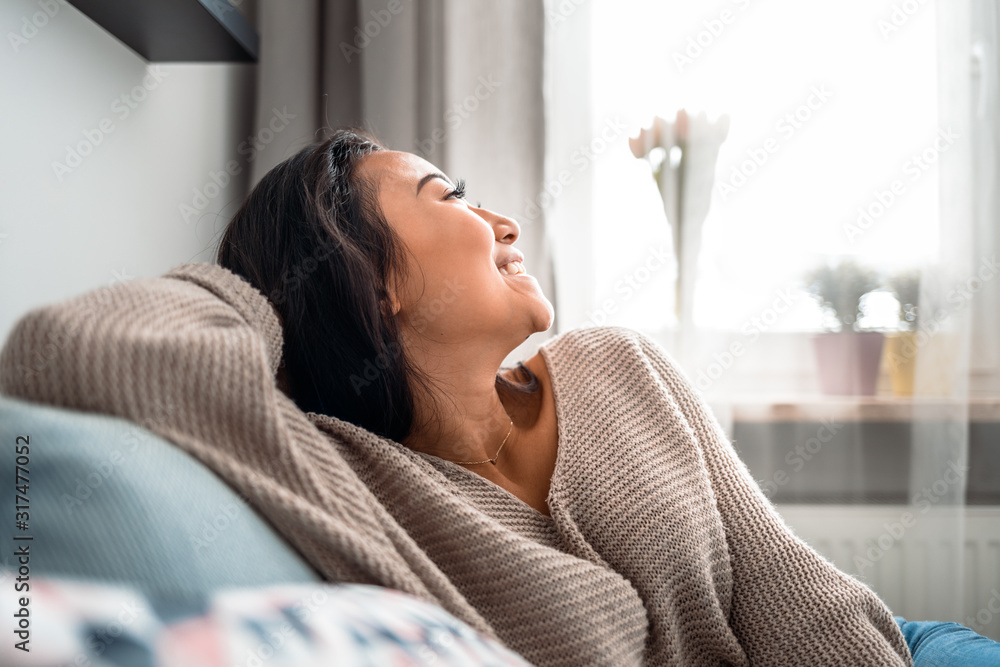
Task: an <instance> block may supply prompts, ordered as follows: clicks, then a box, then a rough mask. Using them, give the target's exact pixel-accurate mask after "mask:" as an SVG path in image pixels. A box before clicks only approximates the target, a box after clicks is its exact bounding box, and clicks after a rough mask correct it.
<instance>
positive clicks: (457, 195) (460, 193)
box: [445, 178, 465, 199]
mask: <svg viewBox="0 0 1000 667" xmlns="http://www.w3.org/2000/svg"><path fill="white" fill-rule="evenodd" d="M445 199H465V179H464V178H460V179H458V181H456V183H455V189H454V190H452V191H450V192H449V193H448V194H447V195H445Z"/></svg>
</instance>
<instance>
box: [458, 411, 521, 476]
mask: <svg viewBox="0 0 1000 667" xmlns="http://www.w3.org/2000/svg"><path fill="white" fill-rule="evenodd" d="M513 430H514V420H513V419H511V420H510V428H508V429H507V435H506V436H504V439H503V442H501V443H500V449H498V450H497V453H496V454H495V455H494V456H493V458H491V459H486V460H485V461H452V463H457V464H459V465H463V466H476V465H479V464H480V463H492V464H493V465H494V466H495V465H496V464H497V457H498V456H500V450H501V449H503V446H504V445H506V444H507V438H509V437H510V432H511V431H513Z"/></svg>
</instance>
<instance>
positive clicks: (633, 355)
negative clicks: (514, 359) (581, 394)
mask: <svg viewBox="0 0 1000 667" xmlns="http://www.w3.org/2000/svg"><path fill="white" fill-rule="evenodd" d="M540 352H541V353H542V356H544V358H545V361H546V362H548V364H549V372H550V373H551V374H557V375H559V374H561V375H570V374H572V375H576V376H578V377H588V376H589V377H592V378H593V379H594V380H597V379H598V378H603V377H604V376H605V375H611V376H614V377H618V378H622V377H626V376H632V375H633V374H634V373H635V372H638V373H640V374H642V373H643V372H645V373H655V371H656V370H657V369H663V368H671V369H672V370H675V371H676V370H679V369H678V366H677V363H676V362H675V361H674V359H673V357H672V356H671V354H670V352H668V351H667V350H666V349H665V348H664V347H663V345H662V344H661V343H659V342H658V341H657V340H656V339H654V338H653V337H652V336H650V335H648V334H645V333H642V332H640V331H636V330H634V329H629V328H627V327H620V326H602V327H584V328H579V329H572V330H570V331H566V332H564V333H561V334H559V335H558V336H556V337H554V338H552V339H550V340H548V341H546V342H545V343H544V344H543V345H542V346H541V348H540ZM629 369H631V370H632V373H629V372H626V371H627V370H629Z"/></svg>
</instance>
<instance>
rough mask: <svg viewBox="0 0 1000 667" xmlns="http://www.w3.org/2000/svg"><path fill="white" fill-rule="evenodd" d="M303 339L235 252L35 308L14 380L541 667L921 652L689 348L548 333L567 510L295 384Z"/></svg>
mask: <svg viewBox="0 0 1000 667" xmlns="http://www.w3.org/2000/svg"><path fill="white" fill-rule="evenodd" d="M281 347H282V334H281V328H280V325H279V322H278V320H277V318H276V316H275V314H274V312H273V311H272V309H271V307H270V305H269V304H268V303H267V301H266V300H265V298H264V297H263V295H261V294H260V293H259V292H257V291H256V290H255V289H253V288H252V287H251V286H250V285H249V284H247V283H246V282H244V281H243V280H242V279H240V278H238V277H236V276H235V275H233V274H232V273H230V272H228V271H226V270H225V269H222V268H220V267H218V266H214V265H209V264H186V265H183V266H180V267H178V268H176V269H174V270H172V271H170V272H169V273H167V274H166V275H165V276H164V277H161V278H153V279H145V280H137V281H133V282H130V283H126V284H122V285H117V286H115V287H112V288H104V289H101V290H96V291H92V292H88V293H86V294H83V295H81V296H79V297H76V298H74V299H71V300H69V301H66V302H63V303H60V304H56V305H52V306H49V307H45V308H41V309H37V310H35V311H33V312H31V313H29V314H28V315H27V316H25V317H24V318H23V319H22V320H21V321H20V322H19V323H18V324H17V326H16V327H15V329H14V330H13V332H12V333H11V335H10V338H9V339H8V340H7V342H6V344H5V346H4V349H3V351H2V353H0V391H2V392H4V393H6V394H9V395H11V396H16V397H19V398H23V399H27V400H32V401H38V402H44V403H50V404H54V405H59V406H65V407H68V408H74V409H79V410H90V411H96V412H102V413H106V414H111V415H117V416H120V417H124V418H127V419H131V420H133V421H135V422H137V423H139V424H141V425H143V426H145V427H146V428H148V429H150V430H152V431H154V432H155V433H157V434H159V435H161V436H162V437H164V438H166V439H167V440H170V441H172V442H174V443H175V444H176V445H177V446H179V447H181V448H182V449H184V450H185V451H187V452H190V453H191V454H193V455H194V456H195V457H197V458H198V459H200V460H201V461H202V462H203V463H204V464H205V465H207V466H208V467H210V468H211V469H212V470H214V471H215V472H216V473H217V474H218V475H219V476H220V477H221V478H223V479H224V480H226V482H228V483H229V484H230V485H231V486H232V487H234V488H235V489H237V490H238V491H239V492H241V493H243V494H244V495H246V496H247V497H249V498H250V499H251V500H252V502H253V503H254V504H255V506H256V507H257V508H258V509H259V511H260V513H261V514H262V515H263V516H264V517H266V518H267V519H268V520H269V521H270V522H271V523H272V524H273V525H274V526H275V528H276V529H277V530H278V531H280V532H281V534H283V535H284V536H285V537H286V538H287V539H288V541H289V542H290V543H291V544H292V545H294V546H295V547H296V548H297V549H298V550H299V552H300V553H301V554H302V555H303V556H304V557H305V558H306V559H307V560H308V561H309V562H310V563H311V564H312V565H313V566H314V567H315V568H316V569H317V570H318V571H319V572H320V573H321V574H322V575H323V576H324V577H326V578H328V579H329V580H333V581H349V582H362V583H371V584H381V585H385V586H391V587H394V588H398V589H401V590H403V591H407V592H409V593H412V594H414V595H417V596H420V597H422V598H425V599H427V600H431V601H434V602H437V603H438V604H440V605H442V606H443V607H444V608H445V609H447V610H448V611H450V612H451V613H453V614H454V615H456V616H457V617H459V618H461V619H463V620H465V621H466V622H468V623H470V624H471V625H472V626H473V627H475V628H477V629H479V630H480V631H482V632H484V633H486V634H489V635H492V636H495V637H497V638H499V639H500V640H501V641H503V642H504V643H505V644H507V645H508V646H509V647H511V648H512V649H514V650H515V651H517V652H519V653H520V654H521V655H523V656H524V657H525V658H526V659H527V660H529V661H530V662H532V663H534V664H536V665H544V666H548V665H566V666H573V667H581V666H587V665H615V666H620V665H724V664H731V665H788V666H796V667H800V666H817V665H851V666H854V665H864V666H868V665H911V664H912V661H911V659H910V656H909V653H908V651H907V648H906V644H905V642H904V640H903V637H902V635H901V633H900V631H899V630H898V628H897V626H896V624H895V622H894V621H893V619H892V615H891V614H890V612H889V610H888V609H887V608H886V607H885V605H884V604H882V602H881V601H880V600H879V599H878V597H876V596H875V594H874V593H873V592H872V591H871V590H869V589H868V588H866V587H865V586H863V585H862V584H861V583H859V582H858V581H856V580H854V579H852V578H851V577H849V576H847V575H845V574H843V573H841V572H840V571H838V570H837V569H836V568H834V567H833V565H831V564H830V563H828V562H827V561H825V560H824V559H823V558H822V557H820V556H819V555H818V554H817V553H816V552H815V551H813V550H812V549H811V548H809V547H808V546H807V545H806V544H804V543H803V542H802V541H800V540H799V539H798V538H796V537H795V536H794V535H793V534H792V533H791V532H790V531H789V529H788V528H787V527H786V526H785V525H784V523H783V522H782V520H781V518H780V517H779V516H778V515H777V514H776V513H775V511H774V509H773V507H772V506H771V505H770V504H769V502H768V501H767V499H766V498H765V497H764V496H763V495H762V493H761V492H760V490H759V489H758V487H757V485H756V484H755V483H754V481H753V479H752V477H751V476H750V474H749V473H748V471H747V469H746V468H745V466H744V465H743V464H742V462H741V461H740V460H739V459H738V458H737V456H736V453H735V452H734V450H733V448H732V446H731V444H730V442H729V441H728V440H727V439H726V437H725V434H724V433H723V432H722V430H721V429H720V427H719V426H718V424H717V422H716V421H715V420H714V419H713V417H712V415H711V413H710V411H709V409H708V407H707V406H706V404H705V403H704V401H703V399H702V398H701V397H700V396H699V394H698V393H697V392H696V391H695V390H693V389H692V386H691V383H690V382H689V380H688V379H687V378H686V377H685V376H684V375H683V374H682V373H681V372H680V371H679V370H678V368H677V367H676V365H675V364H674V362H673V361H672V360H671V359H670V357H669V356H668V355H667V354H666V353H665V352H664V351H663V350H662V349H661V348H660V347H658V346H657V345H656V344H655V343H653V342H652V341H650V340H649V339H648V338H645V337H644V336H642V335H640V334H637V333H635V332H632V331H629V330H626V329H620V328H597V329H585V330H577V331H573V332H569V333H566V334H563V335H561V336H559V337H557V338H555V339H552V340H550V341H549V342H547V343H546V344H545V345H544V347H543V348H542V354H543V355H544V358H545V361H546V363H547V364H548V368H549V371H550V374H551V377H552V383H553V388H554V392H555V400H556V414H557V419H558V430H559V450H558V459H557V462H556V469H555V473H554V475H553V479H552V488H551V492H550V494H549V497H548V503H549V507H550V510H551V513H552V516H551V517H547V516H545V515H543V514H541V513H539V512H538V511H536V510H535V509H533V508H532V507H530V506H529V505H527V504H526V503H524V502H522V501H521V500H520V499H518V498H517V497H515V496H514V495H512V494H510V493H509V492H508V491H506V490H504V489H503V488H501V487H499V486H496V485H494V484H493V483H491V482H489V481H487V480H485V479H483V478H482V477H480V476H478V475H476V474H475V473H473V472H471V471H469V470H467V469H465V468H463V467H461V466H459V465H456V464H453V463H450V462H448V461H444V460H442V459H439V458H436V457H434V456H431V455H428V454H419V453H415V452H413V451H411V450H409V449H407V448H406V447H404V446H403V445H400V444H398V443H396V442H392V441H389V440H386V439H383V438H380V437H377V436H375V435H373V434H371V433H369V432H367V431H364V430H362V429H360V428H358V427H355V426H353V425H351V424H347V423H344V422H341V421H339V420H337V419H334V418H332V417H326V416H322V415H316V414H311V413H310V414H305V413H303V412H301V411H300V410H299V409H298V408H296V406H295V405H294V404H293V403H292V402H291V401H290V400H289V399H287V398H286V397H285V396H284V395H283V394H282V393H281V392H279V391H278V390H277V389H276V387H275V371H276V369H277V365H278V363H279V360H280V355H281Z"/></svg>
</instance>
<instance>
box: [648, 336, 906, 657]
mask: <svg viewBox="0 0 1000 667" xmlns="http://www.w3.org/2000/svg"><path fill="white" fill-rule="evenodd" d="M635 336H636V338H637V339H638V340H639V344H640V347H641V349H642V353H643V354H644V356H645V358H646V360H647V361H648V363H649V365H650V367H651V368H652V371H653V372H654V374H655V375H656V376H657V377H658V378H659V380H660V381H661V382H662V383H663V385H664V387H665V389H666V391H667V393H668V394H669V395H670V396H672V397H673V400H675V401H676V403H677V406H678V408H679V410H680V412H681V414H683V416H684V418H685V419H686V420H687V422H688V424H689V425H690V426H691V428H692V430H693V431H694V434H695V436H696V441H697V443H698V446H699V447H700V448H701V450H702V455H703V457H704V460H705V463H706V466H707V468H708V473H709V477H710V480H711V485H712V490H713V491H714V493H715V502H716V506H717V507H718V510H719V513H720V515H721V517H722V522H723V525H724V528H725V533H726V542H727V544H728V547H729V553H730V562H731V567H732V575H733V594H732V607H731V613H730V617H729V623H730V627H731V628H732V630H733V633H734V634H735V635H736V637H737V638H738V640H739V642H740V644H741V646H742V647H743V648H744V650H745V652H746V654H747V656H748V657H749V658H750V661H751V663H752V664H754V665H811V666H816V665H912V664H913V663H912V660H911V657H910V653H909V650H908V648H907V646H906V642H905V640H904V638H903V635H902V633H901V632H900V630H899V627H898V625H897V624H896V622H895V621H894V620H893V616H892V613H891V612H890V611H889V609H888V608H887V607H886V606H885V604H884V603H883V602H882V601H881V600H880V599H879V598H878V596H877V595H876V594H875V593H874V592H873V591H872V590H871V589H869V588H867V587H866V586H865V585H864V584H862V583H861V582H859V581H857V580H856V579H854V578H852V577H850V576H848V575H847V574H845V573H843V572H841V571H840V570H838V569H837V568H836V567H835V566H834V565H833V564H832V563H830V562H828V561H827V560H825V559H824V558H823V557H822V556H821V555H820V554H819V553H817V552H816V551H815V550H814V549H812V548H811V547H809V546H808V545H807V544H806V543H805V542H803V541H802V540H800V539H799V538H798V537H796V536H795V535H794V534H793V533H792V531H791V530H790V529H789V528H788V526H787V525H785V523H784V521H783V520H782V519H781V517H780V516H779V515H778V513H777V512H776V510H775V509H774V507H773V505H771V503H770V501H769V500H768V499H767V498H766V497H765V496H764V494H763V492H762V491H761V490H760V488H759V487H758V485H757V483H756V482H755V481H754V479H753V477H752V476H751V474H750V472H749V470H748V469H747V468H746V466H745V464H744V463H743V462H742V461H741V460H740V458H739V457H738V455H737V454H736V451H735V450H734V449H733V447H732V444H731V443H730V442H729V440H728V438H726V436H725V433H724V432H723V431H722V428H721V427H720V425H719V423H718V421H717V420H716V419H715V417H714V416H713V415H712V413H711V410H710V408H709V407H708V405H707V404H706V403H705V401H704V399H703V398H702V396H701V394H699V393H698V392H697V391H696V390H695V389H694V387H693V386H692V384H691V382H690V380H689V379H688V378H687V377H686V376H685V375H684V374H683V372H681V371H680V370H679V369H678V367H677V366H676V364H675V363H674V362H673V360H672V359H670V357H669V355H668V354H667V353H666V352H665V351H664V350H663V348H662V347H660V346H659V345H658V344H657V343H656V342H654V341H653V340H651V339H649V338H647V337H645V336H643V335H641V334H635Z"/></svg>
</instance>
